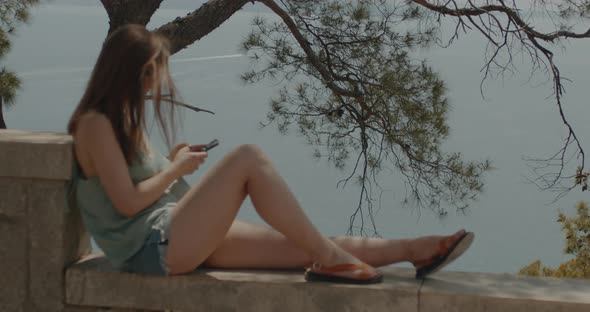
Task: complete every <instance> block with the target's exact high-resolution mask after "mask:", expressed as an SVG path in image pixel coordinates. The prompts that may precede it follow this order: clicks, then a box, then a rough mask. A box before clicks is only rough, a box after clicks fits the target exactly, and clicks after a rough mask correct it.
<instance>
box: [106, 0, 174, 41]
mask: <svg viewBox="0 0 590 312" xmlns="http://www.w3.org/2000/svg"><path fill="white" fill-rule="evenodd" d="M162 1H164V0H101V2H102V5H103V6H104V8H105V10H106V11H107V14H108V15H109V34H110V33H112V32H113V31H115V30H116V29H117V28H119V27H121V26H123V25H126V24H140V25H144V26H145V25H147V23H149V21H150V19H151V18H152V15H154V13H155V12H156V10H158V8H159V7H160V4H161V3H162Z"/></svg>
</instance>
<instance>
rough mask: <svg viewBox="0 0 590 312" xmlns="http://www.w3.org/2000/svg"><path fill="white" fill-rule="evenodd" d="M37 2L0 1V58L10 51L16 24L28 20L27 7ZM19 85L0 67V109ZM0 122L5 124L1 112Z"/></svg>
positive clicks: (11, 103)
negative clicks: (11, 38)
mask: <svg viewBox="0 0 590 312" xmlns="http://www.w3.org/2000/svg"><path fill="white" fill-rule="evenodd" d="M37 3H39V0H1V1H0V59H2V58H4V56H6V54H7V53H8V51H10V37H11V36H12V35H14V33H15V30H16V28H17V26H18V25H20V24H22V23H24V22H27V21H28V20H29V9H30V8H31V6H33V5H35V4H37ZM20 85H21V82H20V80H19V79H18V77H17V76H16V75H15V74H14V73H13V72H11V71H9V70H8V69H6V67H4V66H1V67H0V110H1V109H2V104H4V105H6V106H10V105H13V104H14V102H15V99H16V92H17V90H18V89H19V88H20ZM0 124H1V125H2V126H5V125H4V120H3V117H2V114H1V112H0Z"/></svg>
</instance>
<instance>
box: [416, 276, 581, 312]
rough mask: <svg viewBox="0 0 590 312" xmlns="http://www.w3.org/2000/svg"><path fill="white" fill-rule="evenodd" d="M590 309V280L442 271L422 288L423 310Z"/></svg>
mask: <svg viewBox="0 0 590 312" xmlns="http://www.w3.org/2000/svg"><path fill="white" fill-rule="evenodd" d="M589 310H590V282H588V281H585V280H572V279H555V278H531V277H523V276H515V275H509V274H488V273H461V272H441V273H438V274H436V275H434V276H432V277H431V278H429V279H427V280H425V282H424V286H423V287H422V288H421V290H420V311H421V312H440V311H448V312H460V311H469V312H479V311H486V312H504V311H523V312H524V311H536V312H561V311H563V312H566V311H568V312H577V311H580V312H582V311H589Z"/></svg>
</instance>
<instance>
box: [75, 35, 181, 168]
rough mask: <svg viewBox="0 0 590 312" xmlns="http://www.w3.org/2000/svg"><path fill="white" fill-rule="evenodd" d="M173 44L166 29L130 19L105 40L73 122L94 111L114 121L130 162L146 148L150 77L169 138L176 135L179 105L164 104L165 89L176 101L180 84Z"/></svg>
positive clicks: (159, 117) (156, 106) (157, 111)
mask: <svg viewBox="0 0 590 312" xmlns="http://www.w3.org/2000/svg"><path fill="white" fill-rule="evenodd" d="M169 55H170V52H169V44H168V41H167V40H166V39H165V38H164V37H162V36H161V35H158V34H155V33H152V32H150V31H148V30H146V29H145V27H143V26H141V25H126V26H123V27H121V28H119V29H118V30H116V31H115V32H113V33H112V34H111V35H110V36H109V37H108V38H107V40H106V41H105V43H104V45H103V47H102V51H101V52H100V55H99V56H98V60H97V61H96V65H95V66H94V70H93V71H92V75H91V77H90V80H89V82H88V86H87V87H86V91H85V93H84V96H83V97H82V100H81V101H80V103H79V104H78V106H77V107H76V109H75V111H74V113H73V114H72V117H71V118H70V121H69V123H68V133H70V134H72V133H74V132H75V131H76V127H77V123H78V121H79V119H80V117H81V116H82V115H83V114H84V113H86V112H89V111H96V112H98V113H101V114H103V115H105V116H106V117H107V118H108V119H109V120H110V122H111V124H112V126H113V129H114V131H115V134H116V136H117V141H118V143H119V145H120V147H121V150H122V151H123V154H124V155H125V160H126V161H127V163H128V164H131V162H132V161H133V160H134V159H136V157H137V156H138V155H139V153H140V152H142V151H145V149H146V142H145V140H144V135H143V134H144V130H145V128H146V122H145V102H146V89H147V86H146V80H149V81H150V83H151V89H150V91H151V100H152V102H153V104H154V112H155V117H156V118H155V119H156V121H157V122H158V123H159V126H160V130H161V131H162V133H163V135H164V138H165V140H166V143H167V144H168V145H170V144H171V142H172V141H173V139H174V134H175V129H174V127H175V125H174V105H173V104H171V103H170V104H168V103H167V104H166V105H161V100H162V97H163V96H164V95H163V91H162V90H163V89H165V90H166V93H167V94H166V95H165V96H167V97H170V98H169V99H168V100H170V101H172V102H173V101H174V96H175V93H176V92H175V87H174V83H173V81H172V78H171V77H170V73H169V70H168V57H169Z"/></svg>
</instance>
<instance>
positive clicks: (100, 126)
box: [76, 111, 112, 135]
mask: <svg viewBox="0 0 590 312" xmlns="http://www.w3.org/2000/svg"><path fill="white" fill-rule="evenodd" d="M109 129H112V125H111V121H110V120H109V119H108V118H107V117H106V116H105V115H104V114H102V113H99V112H97V111H88V112H86V113H84V114H82V115H80V118H78V121H77V125H76V134H78V135H87V134H90V135H92V134H97V133H101V132H102V131H103V130H109Z"/></svg>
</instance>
